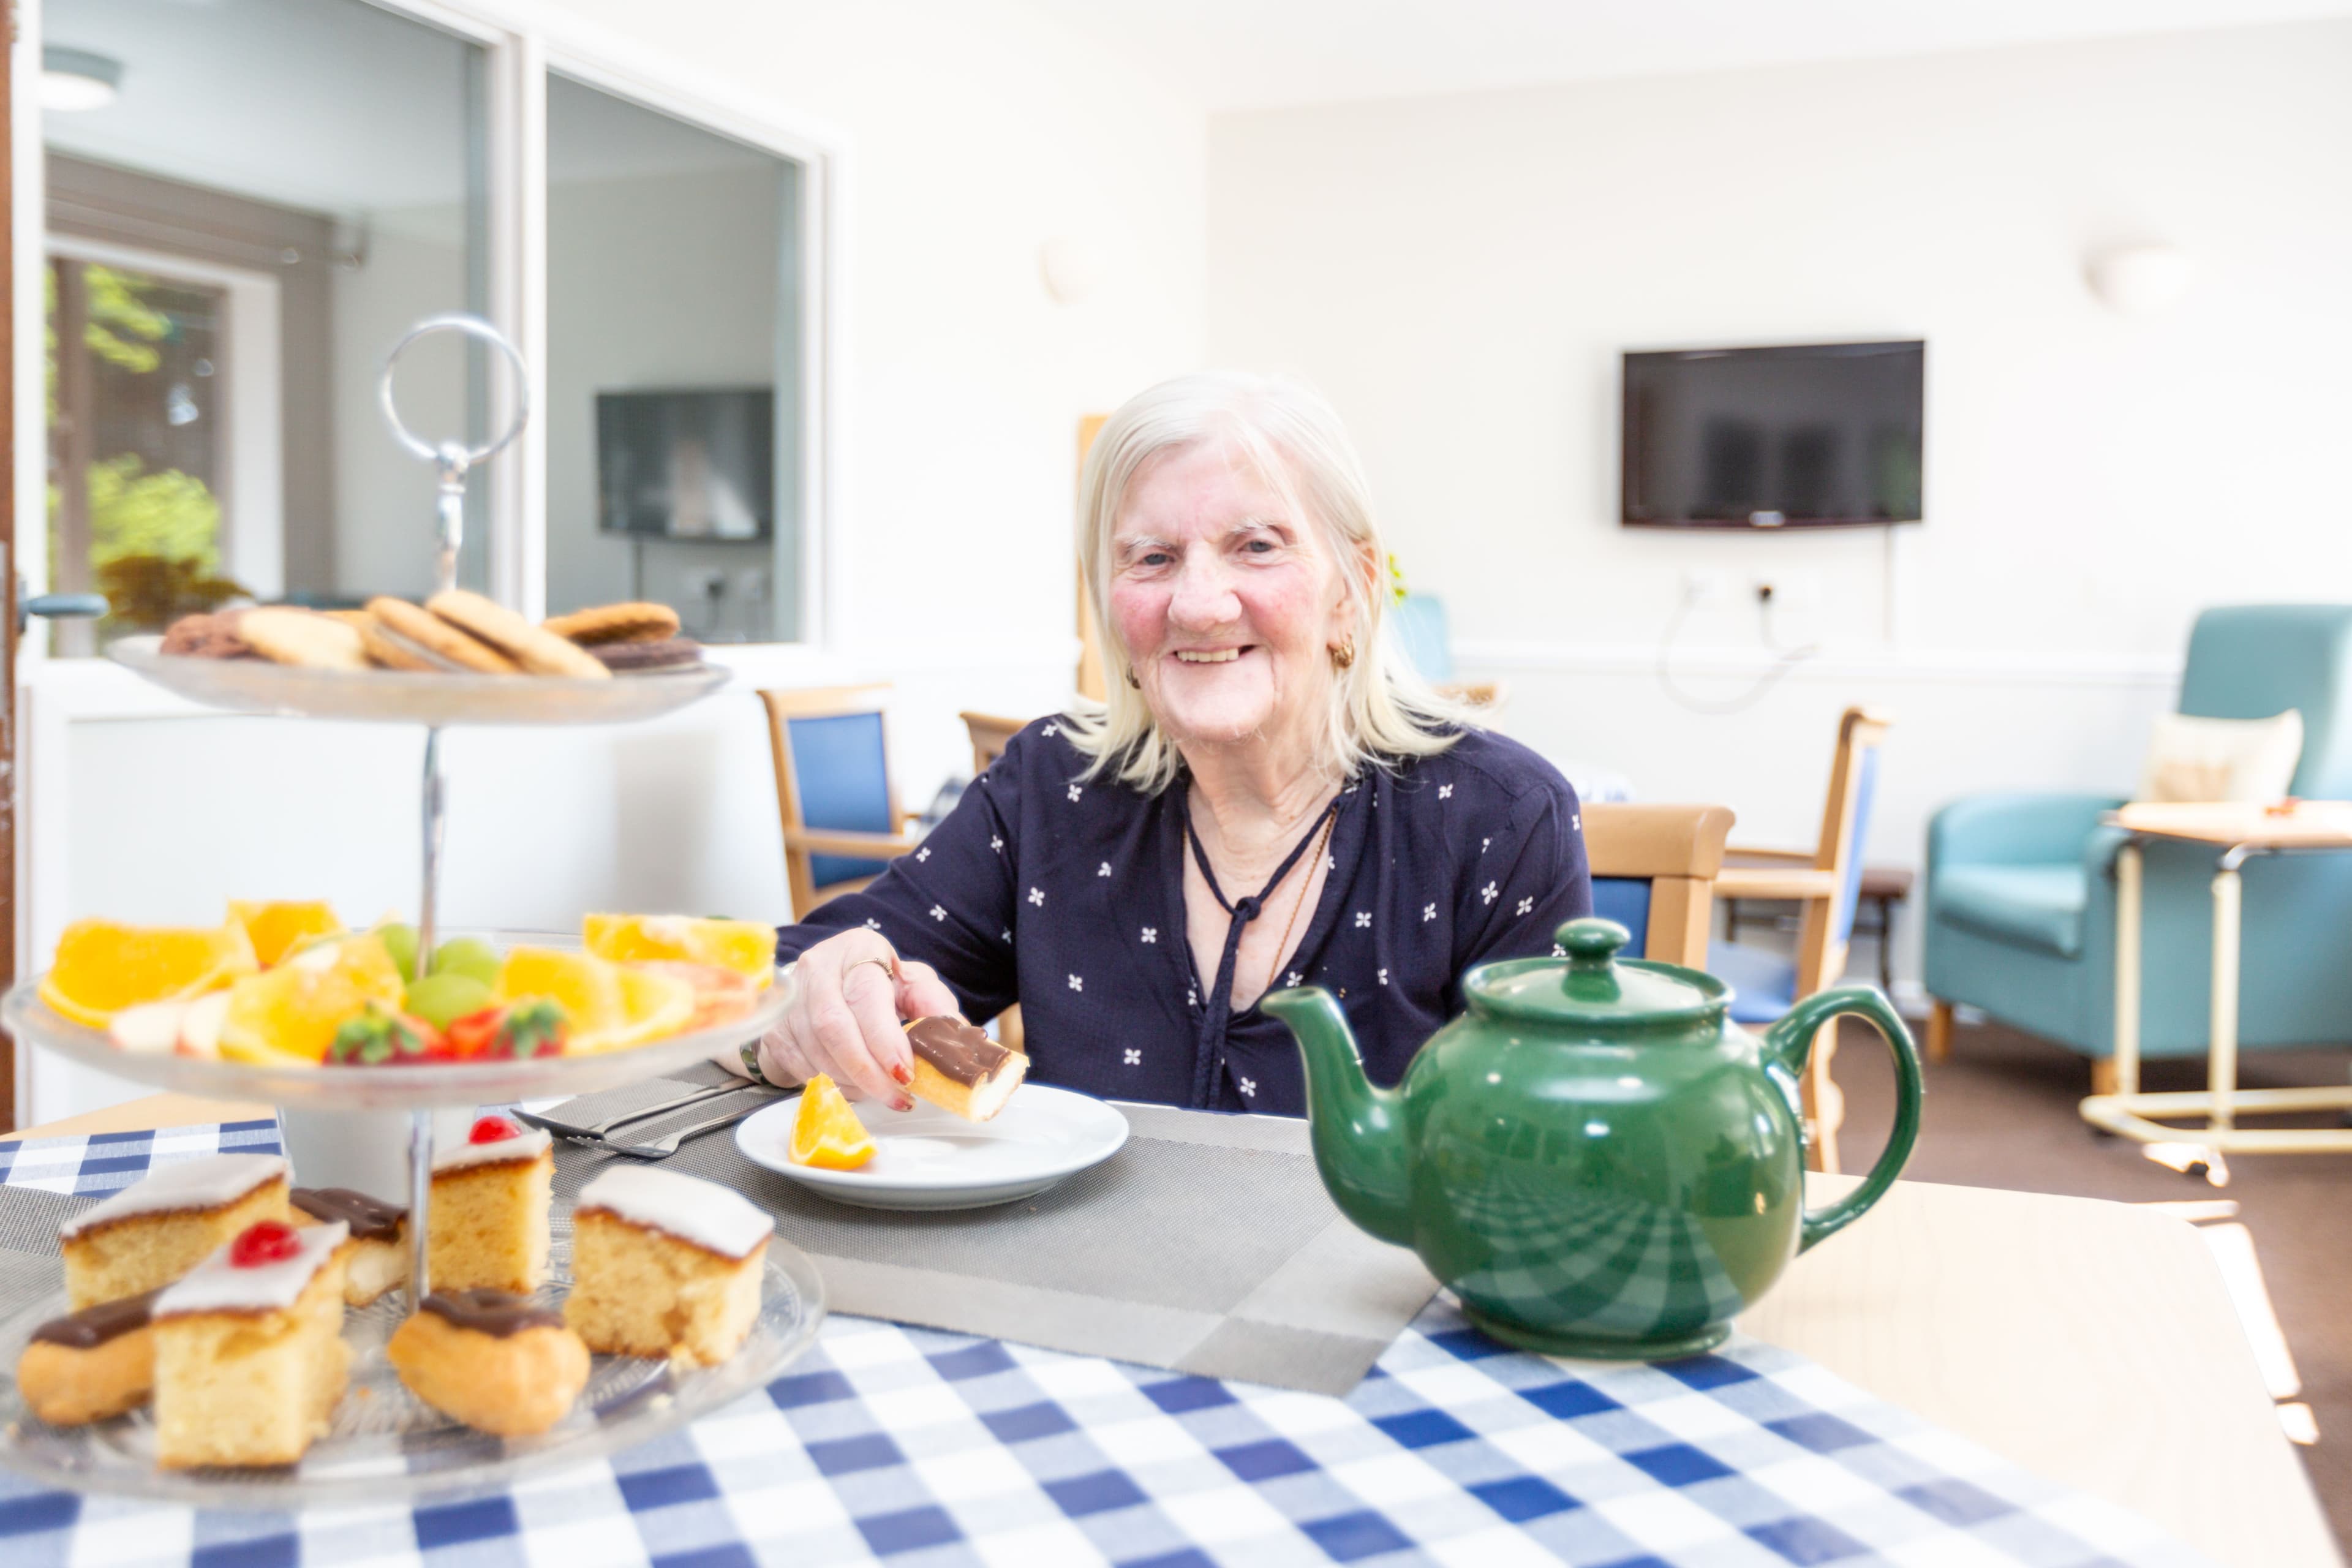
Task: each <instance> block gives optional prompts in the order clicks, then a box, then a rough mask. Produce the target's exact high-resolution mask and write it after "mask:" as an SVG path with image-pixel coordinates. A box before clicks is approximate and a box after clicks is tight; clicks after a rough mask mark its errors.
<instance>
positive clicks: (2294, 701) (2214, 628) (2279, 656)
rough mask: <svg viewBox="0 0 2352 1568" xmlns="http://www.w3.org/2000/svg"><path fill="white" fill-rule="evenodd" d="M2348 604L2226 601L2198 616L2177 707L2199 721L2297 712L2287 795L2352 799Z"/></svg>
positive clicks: (2351, 611) (2351, 669)
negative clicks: (2298, 742)
mask: <svg viewBox="0 0 2352 1568" xmlns="http://www.w3.org/2000/svg"><path fill="white" fill-rule="evenodd" d="M2347 692H2352V607H2347V606H2345V605H2231V606H2229V607H2227V608H2224V609H2215V610H2208V611H2206V612H2205V613H2204V614H2203V615H2201V616H2198V617H2197V626H2196V629H2195V630H2194V631H2192V632H2191V633H2190V634H2189V662H2188V665H2187V667H2186V668H2184V669H2183V670H2182V672H2181V678H2180V711H2182V712H2183V713H2188V714H2192V715H2195V716H2198V717H2200V718H2206V719H2268V718H2270V717H2271V716H2273V714H2278V713H2284V712H2285V711H2286V710H2288V709H2290V708H2293V709H2294V710H2297V711H2299V712H2300V713H2301V714H2302V715H2303V761H2302V762H2301V763H2300V764H2298V765H2297V767H2296V768H2295V770H2294V785H2293V793H2294V794H2295V795H2299V796H2301V797H2303V798H2304V799H2305V800H2352V717H2347V710H2352V703H2347V702H2346V701H2345V699H2344V694H2345V693H2347Z"/></svg>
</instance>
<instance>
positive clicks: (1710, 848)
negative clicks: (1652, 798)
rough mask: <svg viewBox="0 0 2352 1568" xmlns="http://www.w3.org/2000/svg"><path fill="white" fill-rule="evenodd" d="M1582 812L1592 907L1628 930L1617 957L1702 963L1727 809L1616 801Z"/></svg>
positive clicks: (1695, 966) (1698, 965) (1726, 829)
mask: <svg viewBox="0 0 2352 1568" xmlns="http://www.w3.org/2000/svg"><path fill="white" fill-rule="evenodd" d="M1583 816H1584V854H1585V858H1586V860H1587V862H1588V863H1589V864H1590V865H1591V869H1592V909H1593V912H1594V913H1595V914H1600V915H1605V916H1607V917H1608V918H1609V919H1611V920H1613V921H1616V922H1617V923H1618V924H1620V925H1622V926H1623V927H1624V928H1625V929H1626V930H1627V931H1631V932H1633V941H1632V942H1628V943H1626V944H1625V948H1624V952H1623V953H1622V956H1624V957H1626V958H1654V959H1658V960H1660V961H1662V962H1664V963H1682V964H1687V965H1689V966H1690V967H1691V968H1693V969H1703V968H1705V967H1706V937H1707V925H1708V922H1709V921H1710V920H1711V919H1712V918H1713V912H1714V905H1715V878H1716V875H1717V872H1718V871H1719V870H1720V869H1721V868H1722V866H1723V841H1724V839H1725V838H1726V837H1728V836H1729V835H1730V832H1731V823H1732V816H1731V811H1730V808H1729V807H1727V806H1720V805H1622V804H1621V805H1588V806H1586V807H1585V808H1584V811H1583Z"/></svg>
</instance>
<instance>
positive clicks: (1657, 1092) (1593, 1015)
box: [1262, 920, 1920, 1361]
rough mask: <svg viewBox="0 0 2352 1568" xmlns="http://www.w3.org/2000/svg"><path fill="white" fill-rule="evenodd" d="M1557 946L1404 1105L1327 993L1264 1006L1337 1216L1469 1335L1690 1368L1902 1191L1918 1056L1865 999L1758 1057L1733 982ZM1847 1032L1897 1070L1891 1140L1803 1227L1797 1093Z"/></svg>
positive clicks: (1502, 975)
mask: <svg viewBox="0 0 2352 1568" xmlns="http://www.w3.org/2000/svg"><path fill="white" fill-rule="evenodd" d="M1625 941H1626V931H1625V928H1624V927H1622V926H1621V925H1618V924H1617V923H1615V922H1614V921H1605V920H1577V921H1569V922H1568V923H1567V924H1566V925H1564V926H1562V927H1560V928H1559V946H1560V948H1561V949H1562V950H1563V951H1564V952H1566V953H1567V954H1568V956H1567V958H1566V959H1565V960H1561V959H1558V958H1518V959H1509V960H1506V961H1504V962H1501V963H1488V964H1483V965H1481V966H1480V967H1478V968H1476V969H1474V970H1472V971H1471V972H1470V973H1469V974H1468V975H1467V976H1466V977H1465V979H1464V980H1463V982H1462V990H1463V994H1465V996H1467V997H1468V998H1469V1004H1470V1007H1469V1011H1468V1012H1467V1013H1465V1015H1464V1016H1461V1017H1459V1018H1456V1019H1454V1021H1453V1022H1452V1023H1450V1024H1448V1025H1446V1026H1445V1027H1444V1028H1443V1029H1440V1030H1439V1031H1438V1032H1437V1033H1436V1035H1435V1036H1433V1037H1432V1038H1431V1039H1430V1041H1429V1043H1428V1044H1427V1045H1425V1046H1423V1047H1422V1048H1421V1051H1420V1054H1418V1055H1417V1056H1415V1057H1414V1058H1413V1059H1412V1066H1411V1067H1410V1068H1407V1069H1406V1071H1405V1075H1404V1081H1403V1082H1402V1083H1401V1084H1400V1085H1399V1086H1398V1087H1397V1088H1395V1089H1376V1088H1374V1087H1373V1086H1372V1085H1371V1084H1370V1082H1369V1081H1367V1080H1366V1079H1365V1077H1364V1067H1363V1061H1362V1058H1360V1057H1359V1056H1358V1055H1357V1052H1356V1042H1355V1038H1354V1037H1353V1036H1352V1035H1351V1034H1350V1033H1349V1029H1348V1019H1347V1015H1346V1014H1344V1013H1343V1012H1341V1011H1340V1008H1339V1003H1338V1002H1337V1001H1336V1000H1334V999H1333V997H1332V996H1331V994H1330V993H1328V992H1327V991H1324V990H1322V989H1321V988H1320V987H1318V986H1311V985H1310V986H1306V987H1303V988H1300V989H1297V990H1293V991H1283V992H1278V993H1276V994H1273V995H1270V996H1268V997H1266V998H1265V1002H1264V1003H1263V1004H1262V1005H1263V1006H1264V1007H1265V1010H1266V1011H1267V1012H1269V1013H1271V1014H1273V1015H1274V1016H1276V1017H1277V1018H1280V1019H1281V1020H1282V1021H1283V1022H1284V1023H1285V1024H1286V1025H1288V1026H1289V1027H1290V1031H1291V1033H1292V1034H1294V1035H1296V1036H1297V1037H1298V1049H1299V1053H1300V1054H1301V1055H1302V1056H1303V1057H1305V1058H1306V1061H1307V1118H1308V1121H1309V1127H1310V1132H1311V1135H1312V1138H1313V1142H1314V1145H1315V1161H1316V1163H1317V1165H1318V1167H1320V1169H1321V1171H1322V1173H1323V1182H1324V1184H1325V1185H1326V1186H1328V1187H1329V1188H1330V1189H1331V1195H1332V1197H1333V1198H1334V1199H1336V1200H1337V1201H1338V1203H1339V1208H1340V1210H1341V1212H1342V1213H1344V1214H1346V1215H1347V1216H1348V1217H1349V1219H1351V1220H1353V1221H1355V1223H1356V1224H1357V1225H1359V1226H1362V1227H1363V1228H1364V1229H1365V1230H1368V1231H1370V1233H1371V1234H1372V1235H1374V1236H1377V1237H1380V1238H1381V1239H1382V1240H1383V1241H1392V1242H1396V1243H1398V1244H1399V1245H1401V1246H1404V1247H1412V1249H1413V1250H1414V1251H1415V1252H1417V1253H1419V1254H1420V1255H1421V1258H1422V1261H1423V1263H1426V1264H1427V1265H1428V1266H1429V1269H1430V1272H1432V1273H1433V1274H1434V1275H1436V1276H1437V1278H1438V1279H1440V1280H1442V1281H1444V1284H1445V1285H1446V1286H1447V1287H1448V1288H1450V1289H1452V1290H1453V1291H1454V1294H1455V1295H1456V1296H1458V1297H1460V1298H1461V1300H1462V1306H1463V1310H1465V1312H1467V1313H1468V1314H1469V1316H1470V1318H1471V1321H1474V1322H1475V1323H1476V1324H1477V1325H1478V1326H1479V1327H1480V1328H1482V1329H1485V1330H1486V1331H1487V1332H1488V1333H1490V1334H1492V1335H1494V1336H1495V1337H1496V1339H1499V1340H1503V1341H1506V1342H1509V1343H1511V1344H1515V1345H1520V1346H1524V1347H1526V1348H1527V1349H1529V1350H1536V1351H1543V1352H1548V1353H1550V1354H1554V1355H1570V1356H1609V1357H1628V1358H1639V1359H1643V1360H1650V1361H1665V1360H1671V1359H1673V1358H1675V1357H1677V1356H1687V1355H1696V1354H1698V1353H1699V1352H1703V1351H1706V1350H1709V1349H1711V1348H1713V1347H1714V1346H1715V1345H1717V1344H1718V1343H1720V1342H1722V1340H1723V1338H1724V1336H1725V1335H1726V1334H1727V1333H1729V1332H1730V1330H1731V1320H1732V1319H1733V1318H1734V1317H1736V1316H1738V1314H1739V1313H1740V1312H1742V1311H1744V1310H1747V1309H1748V1307H1749V1306H1751V1305H1753V1304H1754V1302H1755V1301H1756V1300H1757V1299H1758V1298H1759V1297H1760V1296H1762V1295H1763V1294H1764V1292H1765V1291H1766V1290H1768V1289H1770V1288H1771V1286H1772V1282H1773V1281H1774V1280H1775V1279H1779V1278H1780V1271H1781V1270H1782V1269H1783V1268H1787V1267H1788V1265H1789V1260H1790V1258H1794V1257H1796V1256H1797V1254H1798V1253H1800V1252H1802V1251H1804V1250H1805V1249H1806V1248H1807V1247H1811V1246H1812V1245H1813V1244H1814V1243H1816V1242H1818V1241H1821V1240H1822V1239H1823V1238H1824V1237H1830V1236H1832V1235H1835V1234H1836V1233H1837V1232H1838V1231H1839V1230H1841V1229H1843V1228H1844V1227H1845V1226H1848V1225H1851V1224H1853V1221H1855V1220H1856V1219H1858V1218H1860V1217H1861V1216H1862V1215H1863V1214H1864V1212H1865V1211H1866V1210H1868V1209H1869V1207H1870V1205H1872V1204H1874V1203H1875V1202H1877V1201H1878V1199H1879V1197H1880V1196H1881V1195H1882V1194H1885V1191H1886V1189H1887V1187H1888V1186H1890V1185H1891V1184H1893V1183H1894V1181H1895V1175H1896V1173H1898V1172H1900V1171H1901V1170H1902V1168H1903V1163H1904V1161H1905V1160H1906V1159H1908V1158H1909V1157H1910V1153H1911V1144H1912V1141H1913V1140H1914V1139H1915V1138H1916V1136H1917V1135H1918V1131H1919V1091H1920V1086H1919V1058H1918V1055H1917V1053H1916V1051H1915V1050H1914V1049H1913V1048H1912V1044H1911V1037H1910V1035H1909V1033H1908V1032H1906V1030H1905V1029H1904V1027H1903V1022H1902V1020H1901V1019H1900V1018H1898V1017H1896V1016H1895V1009H1894V1007H1893V1006H1892V1005H1889V1004H1888V1002H1887V1000H1886V998H1885V996H1884V995H1882V994H1880V993H1879V992H1878V991H1876V990H1875V989H1874V988H1871V987H1868V986H1849V987H1846V988H1843V989H1841V990H1835V991H1825V992H1822V993H1821V994H1818V995H1815V996H1811V997H1808V998H1807V999H1805V1000H1804V1001H1802V1002H1800V1003H1799V1004H1797V1005H1796V1007H1795V1008H1794V1009H1793V1010H1792V1011H1790V1013H1789V1015H1788V1016H1786V1017H1783V1018H1782V1019H1781V1020H1780V1022H1779V1023H1777V1024H1774V1025H1773V1026H1771V1028H1769V1030H1767V1031H1765V1034H1764V1037H1763V1038H1762V1039H1761V1040H1759V1039H1757V1038H1756V1037H1753V1036H1750V1035H1749V1034H1748V1033H1747V1032H1746V1031H1745V1030H1743V1029H1741V1028H1740V1027H1739V1026H1738V1025H1737V1024H1734V1023H1732V1022H1731V1021H1730V1018H1729V1016H1727V1009H1728V1007H1729V1005H1730V1002H1731V988H1730V987H1729V986H1728V985H1726V984H1724V983H1723V982H1722V981H1720V980H1717V979H1716V978H1714V977H1713V976H1712V975H1707V974H1702V973H1699V972H1698V971H1696V970H1694V969H1685V968H1682V967H1680V966H1678V965H1675V964H1671V963H1651V962H1648V961H1645V960H1642V959H1619V958H1618V957H1617V956H1616V952H1617V950H1618V949H1619V948H1621V947H1622V946H1623V945H1624V944H1625ZM1849 1013H1851V1014H1855V1015H1858V1016H1862V1017H1864V1018H1867V1019H1868V1020H1870V1022H1871V1023H1873V1024H1874V1025H1876V1026H1877V1027H1878V1031H1879V1033H1880V1034H1882V1035H1884V1036H1885V1037H1886V1041H1887V1044H1888V1046H1889V1047H1891V1048H1892V1049H1893V1051H1894V1053H1895V1088H1896V1090H1897V1097H1896V1101H1895V1131H1894V1133H1893V1135H1892V1136H1891V1137H1890V1138H1888V1140H1887V1142H1886V1152H1885V1153H1883V1154H1881V1155H1880V1156H1879V1158H1878V1163H1877V1164H1876V1165H1875V1166H1874V1167H1873V1168H1872V1170H1871V1173H1870V1176H1869V1178H1868V1179H1867V1180H1866V1181H1864V1183H1863V1184H1862V1185H1861V1186H1859V1187H1857V1188H1855V1189H1854V1190H1853V1192H1852V1193H1850V1194H1847V1195H1846V1196H1845V1197H1843V1198H1842V1199H1841V1200H1839V1201H1838V1202H1836V1203H1834V1204H1832V1205H1830V1206H1829V1207H1827V1208H1825V1209H1820V1210H1816V1211H1813V1212H1811V1213H1808V1212H1807V1211H1806V1209H1805V1207H1804V1131H1803V1128H1804V1121H1803V1116H1802V1112H1801V1102H1800V1098H1799V1089H1798V1083H1799V1080H1800V1079H1801V1076H1802V1074H1803V1072H1804V1068H1805V1058H1806V1056H1807V1054H1808V1053H1809V1052H1810V1051H1811V1047H1812V1039H1813V1036H1814V1034H1815V1032H1816V1031H1818V1030H1819V1029H1820V1028H1821V1027H1822V1025H1824V1024H1826V1023H1828V1022H1830V1020H1832V1018H1835V1017H1838V1016H1841V1015H1843V1014H1849Z"/></svg>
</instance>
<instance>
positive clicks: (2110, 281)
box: [2083, 245, 2197, 316]
mask: <svg viewBox="0 0 2352 1568" xmlns="http://www.w3.org/2000/svg"><path fill="white" fill-rule="evenodd" d="M2083 273H2084V279H2086V280H2087V281H2088V282H2089V283H2090V285H2091V292H2092V293H2094V294H2096V295H2097V296H2098V297H2099V298H2100V299H2101V300H2105V302H2106V303H2107V304H2108V306H2110V307H2111V308H2113V309H2115V310H2120V311H2122V312H2123V313H2124V314H2125V315H2126V316H2148V315H2154V314H2156V313H2157V312H2158V311H2160V310H2169V309H2170V308H2171V307H2173V306H2175V305H2177V304H2179V302H2180V300H2181V299H2182V297H2183V296H2185V295H2186V294H2187V293H2188V292H2189V286H2190V285H2191V284H2193V283H2194V282H2196V280H2197V258H2195V257H2193V256H2191V255H2189V253H2188V252H2187V251H2185V250H2183V249H2181V248H2180V247H2179V246H2177V245H2126V246H2117V247H2115V248H2113V249H2109V250H2102V251H2099V252H2097V253H2095V254H2094V255H2093V256H2092V257H2091V258H2090V260H2089V261H2087V262H2086V263H2084V268H2083Z"/></svg>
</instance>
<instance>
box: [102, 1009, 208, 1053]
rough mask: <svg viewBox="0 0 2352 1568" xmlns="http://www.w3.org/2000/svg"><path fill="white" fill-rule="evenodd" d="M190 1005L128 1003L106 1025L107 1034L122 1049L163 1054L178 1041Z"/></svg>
mask: <svg viewBox="0 0 2352 1568" xmlns="http://www.w3.org/2000/svg"><path fill="white" fill-rule="evenodd" d="M188 1007H189V1004H187V1003H185V1002H142V1003H141V1004H140V1005H138V1006H136V1007H125V1008H124V1009H122V1011H121V1012H120V1013H117V1014H116V1015H115V1016H114V1021H113V1022H112V1023H110V1024H109V1025H107V1026H106V1034H107V1037H108V1038H109V1039H110V1040H112V1041H113V1042H114V1043H115V1045H116V1046H118V1047H121V1049H123V1050H126V1051H135V1052H137V1053H138V1054H139V1055H141V1056H162V1055H163V1054H164V1053H166V1052H168V1051H169V1050H171V1049H172V1047H173V1046H175V1045H177V1044H178V1043H179V1039H180V1023H181V1020H182V1019H184V1017H186V1016H187V1012H188Z"/></svg>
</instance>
